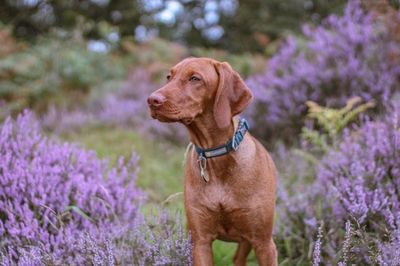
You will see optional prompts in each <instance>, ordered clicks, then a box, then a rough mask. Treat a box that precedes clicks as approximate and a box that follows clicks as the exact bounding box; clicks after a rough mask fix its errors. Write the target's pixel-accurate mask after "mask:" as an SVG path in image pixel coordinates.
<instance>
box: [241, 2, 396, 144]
mask: <svg viewBox="0 0 400 266" xmlns="http://www.w3.org/2000/svg"><path fill="white" fill-rule="evenodd" d="M399 20H400V15H398V16H393V19H392V20H390V23H393V24H396V23H399ZM303 33H304V35H305V39H304V40H301V39H296V38H294V37H293V36H289V37H288V38H287V40H286V42H285V43H284V44H283V46H282V47H281V49H280V50H279V52H278V53H276V54H275V55H274V56H273V57H272V58H271V60H270V61H269V65H268V67H267V70H266V72H265V73H264V74H261V75H255V76H253V77H251V78H249V79H248V80H247V83H248V85H249V87H250V88H251V89H252V90H253V92H254V96H255V102H254V104H253V105H252V107H251V108H250V110H249V114H250V115H251V116H252V118H253V120H254V121H255V122H256V124H257V125H260V126H258V127H257V129H258V130H259V132H258V134H259V135H261V136H264V137H265V138H270V137H271V136H272V137H274V135H273V134H274V133H277V134H279V136H282V135H283V136H285V137H286V138H288V137H292V136H293V134H296V133H298V132H299V130H300V128H301V127H302V126H303V118H304V115H305V114H306V110H307V108H306V105H305V103H306V101H314V102H316V103H318V104H321V105H324V106H328V107H337V106H341V105H343V104H344V103H345V101H346V100H347V99H349V98H351V97H353V96H360V97H361V98H362V99H363V100H364V101H369V100H371V99H375V100H376V102H377V103H379V104H380V106H378V107H380V109H382V107H383V105H384V103H385V102H387V101H388V100H389V99H390V97H391V95H392V94H393V92H394V91H395V89H396V88H398V87H399V86H400V78H399V77H400V61H399V58H400V57H399V54H400V44H399V42H398V41H395V38H392V37H393V36H392V35H391V34H390V33H389V30H388V27H387V26H386V25H385V24H384V23H383V22H382V21H381V20H379V19H377V18H375V17H373V16H372V14H370V13H367V12H365V11H364V10H363V9H362V8H361V7H360V4H359V1H357V0H351V1H349V3H348V5H347V7H346V9H345V11H344V14H343V16H337V15H331V16H329V17H328V18H326V19H325V20H324V22H323V23H322V24H321V25H320V26H318V27H316V28H312V27H310V26H304V28H303ZM378 110H379V109H378Z"/></svg>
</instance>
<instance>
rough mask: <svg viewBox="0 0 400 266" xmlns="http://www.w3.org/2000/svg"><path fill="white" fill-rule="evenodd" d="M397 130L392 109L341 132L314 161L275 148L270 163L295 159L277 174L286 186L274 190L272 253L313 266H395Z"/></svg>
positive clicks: (399, 168)
mask: <svg viewBox="0 0 400 266" xmlns="http://www.w3.org/2000/svg"><path fill="white" fill-rule="evenodd" d="M399 128H400V116H399V111H398V110H397V109H395V108H394V109H393V110H392V111H391V114H390V115H387V116H386V117H384V118H383V119H381V120H377V121H372V120H370V121H366V122H365V123H364V124H363V125H361V126H358V127H356V128H353V129H352V130H350V129H346V130H345V132H344V133H343V136H340V138H339V140H338V142H339V143H338V144H336V145H335V144H332V146H331V147H330V149H329V150H328V151H327V153H326V154H325V155H323V156H322V159H320V160H317V161H314V159H315V158H314V159H313V160H311V161H308V160H307V159H308V158H306V157H304V156H299V155H296V154H298V153H293V152H291V153H288V152H285V151H283V152H282V151H280V152H279V150H278V152H277V153H276V154H275V155H276V156H277V158H278V160H277V161H278V168H280V167H279V162H280V161H281V160H280V159H279V158H284V159H285V160H284V162H287V161H294V162H296V163H295V165H292V166H291V167H290V165H289V167H288V164H287V163H285V166H284V168H283V169H285V171H283V172H281V174H282V175H283V176H285V178H284V179H283V180H284V181H283V182H287V183H284V184H282V185H281V186H280V189H279V190H278V206H277V212H278V222H277V225H278V228H276V230H277V232H276V235H277V236H276V239H277V246H278V248H279V249H280V254H283V256H286V257H288V258H297V261H303V262H305V261H311V260H312V261H313V262H314V265H318V264H319V263H320V262H321V263H323V264H337V263H338V264H339V265H346V264H347V263H349V264H351V263H353V264H356V265H366V264H373V265H398V264H399V262H400V260H399V259H400V257H399V254H400V253H399V252H398V250H399V249H400V246H399V243H400V242H399V239H400V238H399V232H400V230H399V224H398V221H399V220H400V193H399V191H400V181H399V177H400V130H399ZM338 137H339V136H338ZM313 165H315V167H313ZM281 167H282V166H281ZM313 169H314V170H313ZM318 221H321V222H323V223H324V225H321V226H318ZM314 241H316V242H314ZM313 243H314V244H313ZM312 245H315V246H314V247H312ZM310 249H313V250H314V258H313V259H312V258H311V257H307V254H311V252H310Z"/></svg>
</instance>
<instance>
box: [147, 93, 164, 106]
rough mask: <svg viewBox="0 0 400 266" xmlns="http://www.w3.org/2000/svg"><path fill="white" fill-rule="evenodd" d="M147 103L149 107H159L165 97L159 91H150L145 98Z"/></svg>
mask: <svg viewBox="0 0 400 266" xmlns="http://www.w3.org/2000/svg"><path fill="white" fill-rule="evenodd" d="M147 103H148V105H149V106H150V107H160V106H161V105H163V103H165V97H164V96H163V95H161V94H159V93H152V94H151V95H150V97H149V98H148V99H147Z"/></svg>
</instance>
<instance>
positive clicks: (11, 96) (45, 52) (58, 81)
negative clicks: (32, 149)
mask: <svg viewBox="0 0 400 266" xmlns="http://www.w3.org/2000/svg"><path fill="white" fill-rule="evenodd" d="M126 62H127V59H125V58H123V57H116V56H113V54H112V53H99V52H94V51H90V50H88V49H87V43H86V42H84V41H77V40H73V39H72V40H67V39H57V38H43V39H41V40H39V41H38V42H37V43H36V44H34V45H32V46H30V47H25V48H22V49H19V50H16V51H13V52H11V53H8V54H6V55H5V56H4V58H2V60H0V98H2V99H4V100H6V101H7V102H9V103H11V105H10V106H11V109H12V111H14V112H17V111H20V110H21V109H23V108H24V107H26V106H30V107H43V106H46V105H47V102H48V101H49V100H50V99H51V98H52V97H56V96H60V95H66V94H70V93H75V94H76V93H78V94H82V95H84V94H86V92H87V91H88V90H89V88H91V87H94V86H96V85H99V84H101V83H104V82H106V81H110V80H121V79H123V78H124V77H125V74H126V67H125V65H126ZM66 99H67V100H68V97H65V98H64V101H65V100H66ZM73 102H76V98H74V99H73V101H71V103H73ZM64 104H68V103H65V102H64Z"/></svg>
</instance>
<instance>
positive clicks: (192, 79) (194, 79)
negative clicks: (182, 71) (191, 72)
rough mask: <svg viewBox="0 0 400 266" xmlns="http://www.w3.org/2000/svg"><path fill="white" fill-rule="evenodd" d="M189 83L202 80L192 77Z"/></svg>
mask: <svg viewBox="0 0 400 266" xmlns="http://www.w3.org/2000/svg"><path fill="white" fill-rule="evenodd" d="M189 81H200V78H198V77H196V76H192V77H190V79H189Z"/></svg>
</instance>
